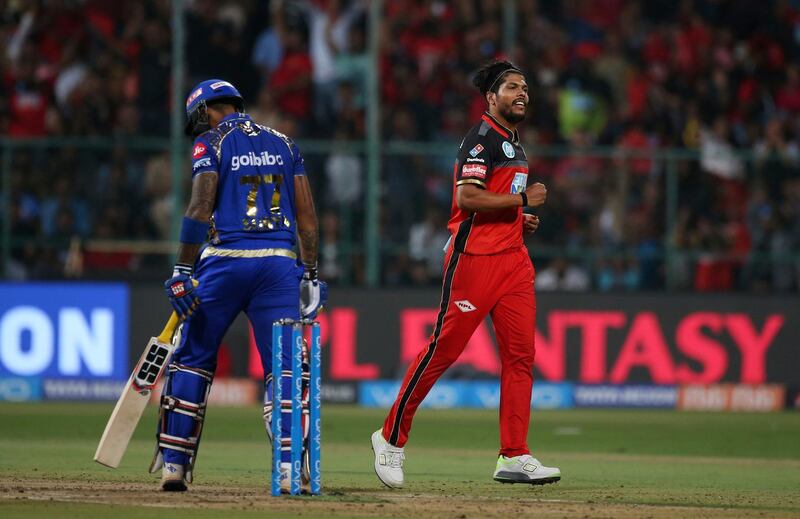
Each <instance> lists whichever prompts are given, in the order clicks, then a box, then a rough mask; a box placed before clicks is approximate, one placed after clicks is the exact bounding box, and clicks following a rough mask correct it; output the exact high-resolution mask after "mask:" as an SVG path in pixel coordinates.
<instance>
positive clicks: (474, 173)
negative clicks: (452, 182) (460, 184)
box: [461, 164, 487, 179]
mask: <svg viewBox="0 0 800 519" xmlns="http://www.w3.org/2000/svg"><path fill="white" fill-rule="evenodd" d="M486 169H487V168H486V166H484V165H483V164H464V166H462V167H461V176H462V177H473V178H480V179H484V178H486Z"/></svg>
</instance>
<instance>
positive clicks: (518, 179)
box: [511, 173, 528, 195]
mask: <svg viewBox="0 0 800 519" xmlns="http://www.w3.org/2000/svg"><path fill="white" fill-rule="evenodd" d="M527 186H528V174H527V173H514V180H513V181H512V182H511V194H512V195H518V194H520V193H522V192H523V191H525V188H526V187H527Z"/></svg>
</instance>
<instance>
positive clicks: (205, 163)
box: [192, 157, 211, 171]
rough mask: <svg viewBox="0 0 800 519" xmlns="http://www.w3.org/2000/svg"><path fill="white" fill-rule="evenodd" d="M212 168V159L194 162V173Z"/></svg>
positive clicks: (205, 158)
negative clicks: (201, 169)
mask: <svg viewBox="0 0 800 519" xmlns="http://www.w3.org/2000/svg"><path fill="white" fill-rule="evenodd" d="M210 167H211V157H203V158H202V159H200V160H196V161H195V162H194V166H192V171H197V170H198V169H200V168H210Z"/></svg>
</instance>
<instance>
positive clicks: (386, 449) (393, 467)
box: [372, 429, 406, 488]
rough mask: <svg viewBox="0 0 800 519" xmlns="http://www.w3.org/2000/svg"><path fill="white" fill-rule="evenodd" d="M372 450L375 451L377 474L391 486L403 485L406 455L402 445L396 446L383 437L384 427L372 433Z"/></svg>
mask: <svg viewBox="0 0 800 519" xmlns="http://www.w3.org/2000/svg"><path fill="white" fill-rule="evenodd" d="M372 452H374V453H375V474H377V476H378V479H380V480H381V482H382V483H383V484H384V485H386V486H387V487H389V488H401V487H402V486H403V461H404V460H405V459H406V455H405V454H404V453H403V448H402V447H395V446H394V445H392V444H391V443H389V442H387V441H386V440H385V439H384V438H383V431H382V429H378V430H377V431H375V432H374V433H372Z"/></svg>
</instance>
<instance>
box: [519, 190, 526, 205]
mask: <svg viewBox="0 0 800 519" xmlns="http://www.w3.org/2000/svg"><path fill="white" fill-rule="evenodd" d="M519 194H520V195H522V207H528V195H527V194H525V191H520V192H519Z"/></svg>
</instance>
